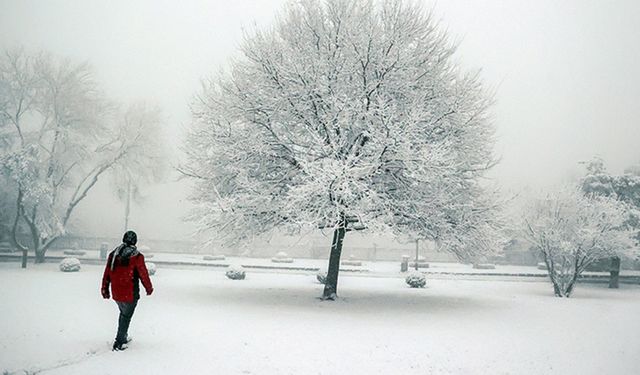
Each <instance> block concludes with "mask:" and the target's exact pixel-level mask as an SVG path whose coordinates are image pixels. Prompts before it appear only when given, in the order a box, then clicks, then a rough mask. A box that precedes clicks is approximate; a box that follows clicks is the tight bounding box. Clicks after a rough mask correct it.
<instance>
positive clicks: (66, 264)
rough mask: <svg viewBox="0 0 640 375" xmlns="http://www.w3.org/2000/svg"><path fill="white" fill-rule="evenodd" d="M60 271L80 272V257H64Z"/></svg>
mask: <svg viewBox="0 0 640 375" xmlns="http://www.w3.org/2000/svg"><path fill="white" fill-rule="evenodd" d="M60 271H62V272H78V271H80V260H78V258H64V259H63V260H62V261H60Z"/></svg>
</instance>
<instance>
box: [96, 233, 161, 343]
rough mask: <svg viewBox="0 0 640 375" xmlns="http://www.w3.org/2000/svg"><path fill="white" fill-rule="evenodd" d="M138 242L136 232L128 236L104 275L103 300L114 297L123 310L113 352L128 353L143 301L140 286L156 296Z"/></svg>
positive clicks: (115, 252) (121, 310)
mask: <svg viewBox="0 0 640 375" xmlns="http://www.w3.org/2000/svg"><path fill="white" fill-rule="evenodd" d="M137 242H138V236H137V235H136V233H135V232H134V231H128V232H126V233H125V234H124V237H123V238H122V244H121V245H120V246H118V247H116V248H115V249H114V250H113V251H112V252H111V253H110V254H109V257H108V258H107V265H106V266H105V268H104V274H103V275H102V290H101V292H102V297H103V298H105V299H109V298H110V297H111V296H112V295H113V300H114V301H116V303H117V304H118V309H119V310H120V316H119V318H118V333H117V334H116V339H115V341H114V343H113V350H125V349H126V348H127V345H126V344H127V343H129V341H131V340H130V339H129V336H128V335H127V331H128V330H129V324H130V323H131V317H132V316H133V312H134V311H135V309H136V305H137V304H138V299H140V285H139V283H138V282H139V281H141V282H142V285H143V286H144V289H145V290H146V292H147V295H148V296H149V295H151V293H153V285H152V284H151V279H150V278H149V272H148V271H147V266H146V265H145V263H144V255H142V254H141V253H140V252H139V251H138V250H137V249H136V243H137ZM109 284H111V293H109Z"/></svg>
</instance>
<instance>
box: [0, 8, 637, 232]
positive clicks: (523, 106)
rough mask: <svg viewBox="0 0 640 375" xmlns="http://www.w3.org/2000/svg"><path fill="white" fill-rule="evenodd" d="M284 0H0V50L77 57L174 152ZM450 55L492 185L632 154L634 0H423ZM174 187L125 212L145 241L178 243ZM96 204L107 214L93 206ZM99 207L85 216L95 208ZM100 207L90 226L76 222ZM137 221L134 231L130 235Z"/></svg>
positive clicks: (116, 215)
mask: <svg viewBox="0 0 640 375" xmlns="http://www.w3.org/2000/svg"><path fill="white" fill-rule="evenodd" d="M284 3H285V1H284V0H261V1H257V0H253V1H252V0H236V1H233V2H231V1H158V0H155V1H151V0H137V1H121V0H118V1H113V0H111V1H102V0H75V1H69V0H67V1H53V0H49V1H32V0H14V1H9V0H0V48H11V47H15V46H24V47H26V48H27V49H28V50H48V51H51V52H53V53H55V54H56V55H61V56H67V57H70V58H72V59H75V60H87V61H89V62H90V63H91V64H92V65H93V66H94V67H95V70H96V73H97V76H98V79H99V80H100V81H101V83H102V84H103V85H104V87H105V89H106V90H107V92H108V93H109V94H110V96H112V97H113V98H115V99H117V100H121V101H129V100H136V99H145V100H149V101H153V102H156V103H157V104H158V105H160V106H161V107H162V108H163V110H164V113H165V116H166V119H167V134H169V135H170V136H171V137H172V142H173V143H174V144H175V145H176V146H177V145H179V143H180V142H181V140H180V136H181V134H182V129H183V127H184V126H185V125H186V124H187V123H188V121H189V110H188V103H189V101H190V98H191V96H192V95H193V94H194V93H195V92H196V91H197V89H198V85H199V80H200V78H201V77H203V76H206V75H209V74H211V73H213V72H215V71H216V70H217V69H218V68H219V67H221V66H224V64H225V63H226V61H228V58H229V57H230V56H232V55H233V54H234V53H235V51H236V48H237V46H238V43H239V40H240V38H241V35H242V27H245V28H252V27H253V24H254V22H255V23H257V24H258V25H264V24H267V23H269V22H271V21H272V20H273V16H274V14H275V12H277V11H278V10H279V9H280V8H281V7H282V5H283V4H284ZM425 4H426V6H427V8H431V7H433V9H434V11H435V13H436V17H437V18H439V19H441V20H442V25H443V26H444V27H446V28H448V30H449V32H450V33H451V35H452V36H454V37H456V38H457V39H460V40H461V45H460V48H459V54H458V56H457V58H458V59H459V61H460V62H461V63H462V64H463V65H464V66H466V67H468V68H470V69H482V75H483V78H484V81H485V83H486V84H487V86H488V87H490V88H492V89H493V90H495V92H496V105H495V107H494V110H493V112H494V118H495V125H496V128H497V131H498V140H497V144H496V154H497V155H498V156H500V157H501V158H502V161H501V163H500V165H499V166H498V167H496V169H495V170H494V171H493V172H492V173H491V176H492V177H494V178H495V179H496V181H497V183H498V184H500V185H501V186H503V188H504V189H505V191H520V190H522V189H527V188H538V187H541V186H548V185H552V184H557V183H562V182H565V181H567V180H569V179H571V178H575V176H577V175H579V174H580V173H581V170H580V167H579V165H578V164H577V163H578V162H579V161H581V160H585V159H589V158H590V157H591V156H593V155H600V156H601V157H603V158H604V159H605V161H606V162H607V163H608V165H609V167H610V169H611V170H612V171H614V172H620V171H621V170H622V169H623V168H624V167H626V166H628V165H630V164H634V163H637V162H640V148H639V147H638V142H639V140H640V121H639V120H638V119H639V118H640V103H638V102H639V99H640V23H639V22H640V1H636V0H614V1H604V0H597V1H596V0H564V1H555V0H538V1H533V0H509V1H507V0H475V1H472V0H447V1H445V0H440V1H438V2H432V1H426V2H425ZM185 197H186V189H185V185H184V184H183V183H168V184H165V185H163V186H158V187H154V188H152V189H150V190H149V191H148V198H147V200H146V202H145V203H144V204H142V205H140V206H138V207H135V208H134V211H133V214H132V215H133V217H132V220H133V223H134V227H136V228H140V229H142V230H143V231H146V233H147V235H148V236H149V237H155V238H166V237H185V236H187V234H188V233H189V232H190V230H191V226H190V225H187V224H182V223H181V218H182V216H184V214H185V213H186V211H187V207H188V203H186V200H185ZM107 207H109V208H107ZM98 210H99V211H98ZM122 210H123V208H121V207H120V206H119V205H118V203H117V202H116V201H115V200H113V199H112V198H110V195H109V194H108V186H106V185H105V186H103V187H102V188H100V190H99V191H96V192H95V194H94V195H93V196H90V197H89V198H88V201H87V202H85V203H84V204H83V206H82V207H81V210H80V212H79V215H78V219H77V222H82V225H83V227H86V228H89V230H90V231H92V232H101V233H105V234H106V235H117V234H118V233H119V232H120V231H121V228H120V226H121V224H119V223H120V222H121V221H122V219H121V218H120V216H121V215H120V212H121V211H122ZM97 214H98V215H100V216H101V217H102V219H101V220H100V222H99V223H95V222H96V220H86V219H87V218H89V217H91V215H93V217H95V215H97ZM140 229H139V230H140Z"/></svg>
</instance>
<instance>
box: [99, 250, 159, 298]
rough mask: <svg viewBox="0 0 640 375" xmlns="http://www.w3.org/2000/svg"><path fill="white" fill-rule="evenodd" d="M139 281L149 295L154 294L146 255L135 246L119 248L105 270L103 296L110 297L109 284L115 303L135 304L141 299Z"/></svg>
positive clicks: (112, 255)
mask: <svg viewBox="0 0 640 375" xmlns="http://www.w3.org/2000/svg"><path fill="white" fill-rule="evenodd" d="M116 254H117V255H116ZM114 256H115V260H114V259H113V257H114ZM138 281H142V285H143V286H144V289H145V290H146V291H147V295H150V294H151V293H153V285H152V284H151V279H150V278H149V272H148V271H147V266H146V265H145V263H144V255H142V254H141V253H140V252H138V250H136V248H135V246H126V245H124V244H123V245H120V246H118V247H117V248H116V249H115V250H113V251H112V252H111V253H110V254H109V258H108V259H107V266H106V267H105V268H104V274H103V275H102V296H103V297H104V298H109V297H110V295H109V284H111V294H112V295H113V299H114V300H115V301H119V302H133V301H134V300H137V299H139V298H140V286H139V284H138Z"/></svg>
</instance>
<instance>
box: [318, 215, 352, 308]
mask: <svg viewBox="0 0 640 375" xmlns="http://www.w3.org/2000/svg"><path fill="white" fill-rule="evenodd" d="M346 226H347V223H346V217H345V215H344V214H341V215H340V221H339V222H338V227H337V228H336V229H334V231H333V240H332V241H331V255H330V256H329V269H328V270H327V279H326V281H325V284H324V292H323V293H322V299H324V300H332V301H333V300H335V299H336V297H337V296H338V295H337V293H338V273H339V272H340V255H341V254H342V243H343V241H344V236H345V234H346V232H347V228H346Z"/></svg>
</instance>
